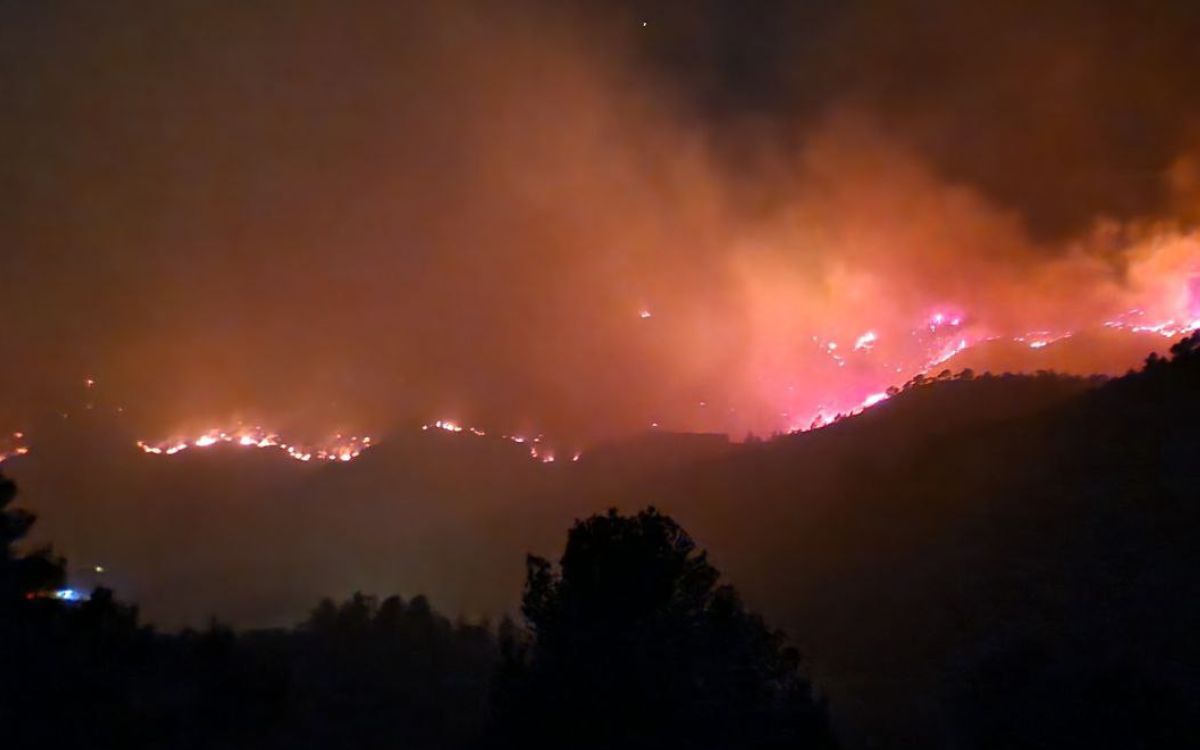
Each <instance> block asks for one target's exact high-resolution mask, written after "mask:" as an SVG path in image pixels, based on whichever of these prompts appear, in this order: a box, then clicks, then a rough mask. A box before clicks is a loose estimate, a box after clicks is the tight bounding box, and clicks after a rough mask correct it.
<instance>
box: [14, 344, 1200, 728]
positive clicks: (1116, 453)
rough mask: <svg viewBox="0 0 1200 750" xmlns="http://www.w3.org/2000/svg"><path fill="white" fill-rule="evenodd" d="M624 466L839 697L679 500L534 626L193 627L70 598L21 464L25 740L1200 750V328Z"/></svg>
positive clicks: (595, 520)
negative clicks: (25, 549)
mask: <svg viewBox="0 0 1200 750" xmlns="http://www.w3.org/2000/svg"><path fill="white" fill-rule="evenodd" d="M595 484H596V486H597V487H602V488H603V489H604V490H605V491H606V492H610V493H611V494H610V497H615V498H621V499H622V500H623V501H624V502H626V503H633V504H645V503H647V502H650V501H654V502H657V501H658V500H661V501H662V503H663V504H664V506H665V507H668V508H670V509H671V511H672V514H673V515H676V516H677V517H680V518H685V519H686V521H687V525H688V527H689V528H691V529H693V530H699V533H700V534H701V535H702V537H703V538H704V539H707V540H720V542H719V543H720V545H721V547H720V549H721V558H722V561H723V567H727V569H728V570H730V571H732V573H733V575H734V577H735V578H736V580H738V582H739V584H740V585H744V587H745V588H744V592H745V594H746V596H747V598H748V599H749V600H750V601H752V602H754V603H755V605H756V606H762V607H764V609H765V610H766V611H768V612H769V613H770V615H771V619H772V622H774V623H779V624H782V625H784V626H786V628H787V630H788V632H789V633H793V634H795V635H796V636H797V637H798V638H800V639H801V642H802V643H803V645H804V648H805V651H806V654H807V656H808V667H807V670H806V671H808V672H810V673H811V674H813V675H814V679H815V681H816V682H817V684H818V685H819V686H820V690H821V692H822V693H823V694H827V695H829V696H830V697H831V701H830V704H829V706H828V709H827V708H826V706H825V704H824V702H823V700H822V699H821V698H819V697H816V696H815V695H814V692H813V690H812V689H811V687H810V685H809V682H808V681H807V679H806V678H805V676H804V674H803V673H802V672H801V671H800V668H799V659H798V656H797V654H796V652H795V651H794V650H792V649H791V648H789V647H788V646H787V645H786V644H785V642H784V640H783V638H782V636H781V635H780V634H779V633H778V632H775V631H773V630H772V629H770V628H768V627H767V626H766V625H764V623H763V622H762V620H761V619H759V618H758V617H756V616H754V615H752V614H750V613H748V612H747V611H746V609H745V608H744V607H743V606H742V604H741V603H740V600H739V597H738V596H737V594H736V593H735V592H734V591H733V590H732V589H730V588H728V587H725V586H722V585H721V584H720V583H719V581H718V574H717V571H716V570H715V569H713V568H712V566H711V565H709V563H708V561H707V559H706V557H705V556H704V554H703V553H702V552H700V551H699V550H698V549H697V548H696V547H695V545H694V543H693V542H692V540H691V539H690V538H689V537H688V535H687V534H685V533H684V532H683V530H682V529H681V528H680V527H679V526H678V525H676V523H675V522H674V521H672V520H671V519H670V518H668V517H666V516H664V515H661V514H659V513H657V512H655V511H653V510H647V511H643V512H641V513H638V514H636V515H621V514H618V513H615V512H613V513H609V514H607V515H602V516H593V517H591V518H588V519H587V520H585V521H582V522H579V523H577V524H576V525H575V527H574V528H572V529H571V531H570V533H569V535H568V541H567V546H566V549H565V552H564V554H563V556H562V558H561V560H560V562H559V564H558V565H552V564H551V563H550V562H548V561H546V560H542V559H539V558H530V559H529V561H528V566H527V577H526V585H525V591H524V596H523V598H522V604H523V607H522V620H521V622H519V623H516V622H510V621H503V622H499V623H494V624H489V623H464V622H451V621H449V620H447V619H446V618H444V617H442V616H440V615H438V614H437V613H436V612H434V611H433V610H432V609H431V608H430V605H429V603H428V602H427V601H425V599H424V598H423V597H416V598H414V599H412V600H410V601H402V600H401V599H399V598H397V597H391V598H387V599H383V600H382V601H380V600H377V599H375V598H373V597H368V596H363V595H356V596H354V597H352V598H351V599H350V600H348V601H345V602H342V603H334V602H331V601H325V602H322V603H320V604H319V605H318V606H317V607H316V608H315V609H314V611H313V612H312V614H311V616H310V617H309V619H308V620H307V621H306V622H304V623H302V624H300V625H298V626H296V627H295V628H292V629H284V630H271V631H247V632H240V633H234V632H232V631H230V630H229V629H226V628H223V627H220V626H217V625H214V626H212V627H210V628H208V629H206V630H203V631H199V632H191V631H188V632H183V633H178V634H163V633H156V632H154V631H153V630H151V629H149V628H147V627H144V626H141V625H139V624H138V621H137V614H136V610H134V609H133V608H132V607H129V606H127V605H124V604H121V603H119V602H117V601H114V599H113V597H112V596H111V594H110V593H108V592H105V591H103V590H101V591H97V592H96V593H95V594H93V596H92V597H91V599H90V600H88V601H84V602H79V603H76V604H69V603H63V602H59V601H55V600H53V599H48V598H44V597H42V596H39V594H40V593H41V592H47V591H53V590H54V589H55V588H56V587H59V586H61V585H62V583H63V581H62V571H63V567H62V563H61V561H59V560H56V559H54V558H53V557H51V556H50V555H49V554H47V553H33V554H29V553H26V554H23V555H21V554H18V552H17V551H16V549H15V548H14V546H13V545H14V543H15V542H16V541H17V540H19V539H20V538H21V537H22V536H23V535H24V534H25V532H27V531H28V528H29V525H30V524H31V523H32V519H31V518H29V517H28V516H25V515H22V514H20V513H19V512H16V511H13V510H11V508H10V504H11V501H12V499H13V493H14V490H13V488H12V485H11V484H4V485H3V492H2V494H0V511H3V513H2V515H0V547H2V550H3V558H2V559H0V660H2V663H0V719H2V720H3V727H4V732H5V736H4V737H3V739H4V740H8V741H6V742H0V745H2V746H6V747H7V746H13V747H123V748H124V747H130V748H137V747H164V748H175V747H184V748H188V747H197V748H204V747H256V748H257V747H262V748H302V747H314V748H315V747H355V748H359V747H384V746H387V747H501V748H505V747H521V748H550V747H554V748H575V747H581V748H589V747H590V748H618V747H619V748H626V747H630V748H639V747H651V746H653V747H679V748H774V747H781V748H782V747H789V748H802V747H828V746H832V744H833V740H832V738H831V734H830V730H829V728H828V722H827V718H826V716H827V714H829V715H831V716H832V722H833V725H834V727H835V728H836V731H837V734H838V736H839V739H840V740H841V741H842V743H843V745H845V746H848V747H862V748H885V747H886V748H893V747H894V748H905V747H929V748H939V747H940V748H997V749H1004V750H1008V749H1015V748H1055V749H1056V750H1060V749H1064V748H1109V747H1112V748H1179V747H1200V638H1198V637H1197V635H1196V634H1197V633H1200V575H1198V573H1200V545H1197V539H1200V506H1198V505H1197V503H1198V502H1200V491H1198V490H1197V488H1198V487H1200V337H1192V338H1189V339H1186V340H1184V341H1182V342H1180V343H1179V344H1177V345H1176V346H1175V347H1174V348H1173V349H1172V356H1171V357H1170V358H1167V359H1163V358H1157V357H1153V358H1151V359H1150V360H1149V361H1148V362H1147V364H1146V366H1145V367H1144V368H1143V369H1142V370H1140V371H1138V372H1136V373H1131V374H1129V375H1128V376H1126V377H1123V378H1118V379H1114V380H1111V381H1108V382H1103V383H1100V382H1089V381H1084V380H1080V379H1071V378H1061V377H1058V376H1054V375H1052V374H1049V373H1046V374H1043V375H1040V376H1036V377H1025V378H1018V377H1005V376H1000V377H993V376H974V375H972V374H970V373H967V374H962V375H959V376H956V377H955V376H948V375H947V376H943V377H941V378H937V379H934V380H932V381H920V382H914V383H911V384H910V385H909V386H908V387H907V388H906V389H904V390H903V391H902V392H897V393H895V394H894V397H893V398H892V399H891V400H890V401H889V402H887V403H886V404H885V405H883V406H881V407H879V408H877V409H874V410H871V411H869V412H867V413H866V414H864V415H862V416H861V417H858V418H855V419H849V420H844V421H842V422H841V423H839V424H837V425H833V426H831V427H829V428H827V429H824V430H821V431H819V432H816V433H810V434H807V435H802V436H796V437H788V438H780V439H777V440H772V441H769V442H766V443H764V444H760V445H755V446H745V447H744V448H743V449H739V450H737V451H731V452H730V453H729V454H728V455H722V456H719V457H712V458H710V459H707V460H705V461H700V462H696V463H694V464H689V465H686V466H684V465H679V466H675V467H673V468H672V470H671V473H670V474H669V475H666V474H664V475H662V476H658V477H655V478H643V479H639V480H638V481H637V482H636V483H631V484H629V485H628V486H621V487H619V488H618V487H617V486H616V485H612V486H609V487H607V488H604V487H603V485H602V484H601V483H600V482H599V481H597V482H596V483H595ZM656 498H657V499H656ZM570 502H574V503H577V504H578V506H577V507H596V503H597V502H599V499H598V498H595V497H589V496H588V495H587V494H586V492H581V493H580V495H578V496H577V497H575V498H573V499H571V500H570ZM599 507H604V506H603V505H601V506H599ZM739 539H743V540H746V539H748V540H751V541H750V543H742V544H739V543H738V540H739ZM725 560H728V561H729V562H728V563H727V564H726V563H725V562H724V561H725Z"/></svg>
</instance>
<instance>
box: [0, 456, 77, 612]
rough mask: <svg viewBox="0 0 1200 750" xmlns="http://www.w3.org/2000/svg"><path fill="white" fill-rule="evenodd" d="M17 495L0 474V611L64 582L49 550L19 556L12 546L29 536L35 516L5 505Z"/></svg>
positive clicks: (61, 568)
mask: <svg viewBox="0 0 1200 750" xmlns="http://www.w3.org/2000/svg"><path fill="white" fill-rule="evenodd" d="M16 496H17V485H16V484H15V483H14V482H13V481H12V480H11V479H8V478H7V477H5V476H3V475H0V612H3V611H4V610H7V609H10V608H12V607H13V606H15V605H16V604H17V603H19V602H20V601H22V600H24V599H25V598H26V597H27V596H28V595H30V594H33V593H35V592H38V591H43V590H47V589H54V588H58V587H60V586H62V585H63V581H64V580H66V573H65V567H64V564H63V561H62V560H60V559H58V558H56V557H54V556H53V555H52V554H51V553H50V550H49V549H41V550H36V551H34V552H31V553H28V554H24V555H22V554H20V553H18V551H17V550H16V549H15V545H16V543H17V542H19V541H20V540H21V539H23V538H24V537H25V535H26V534H28V533H29V529H30V528H31V527H32V526H33V523H34V521H36V520H37V516H35V515H33V514H32V513H29V512H28V511H24V510H21V509H19V508H13V509H10V508H9V507H8V506H9V505H10V504H11V503H12V501H13V500H14V499H15V498H16Z"/></svg>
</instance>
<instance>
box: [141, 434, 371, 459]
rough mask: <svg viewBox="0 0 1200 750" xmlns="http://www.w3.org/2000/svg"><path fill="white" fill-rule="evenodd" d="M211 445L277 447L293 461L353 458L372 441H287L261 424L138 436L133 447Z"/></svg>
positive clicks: (164, 450) (157, 451) (161, 450)
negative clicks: (187, 434)
mask: <svg viewBox="0 0 1200 750" xmlns="http://www.w3.org/2000/svg"><path fill="white" fill-rule="evenodd" d="M214 445H231V446H236V447H238V448H267V449H271V450H278V451H281V452H283V453H285V454H286V455H288V456H289V457H291V458H293V459H295V460H297V461H303V462H308V461H339V462H343V463H345V462H348V461H352V460H354V459H355V458H357V457H358V456H359V455H360V454H361V453H362V452H363V451H364V450H366V449H368V448H370V447H371V446H372V445H374V443H373V442H372V440H371V438H370V437H368V436H362V437H359V436H358V435H350V436H346V435H341V434H335V435H334V436H333V437H332V438H330V439H329V440H328V441H325V442H322V443H317V444H297V443H289V442H287V441H285V440H284V439H283V438H281V437H280V436H279V435H278V434H276V433H273V432H269V431H267V430H265V429H263V428H262V427H237V428H232V429H229V430H223V429H212V430H205V431H204V432H202V433H200V434H199V435H196V436H194V437H190V438H175V439H170V440H160V441H155V442H146V441H142V440H139V441H138V442H137V447H138V448H140V449H141V450H142V452H143V453H148V454H150V455H155V456H173V455H175V454H177V453H180V452H182V451H185V450H188V449H204V448H208V447H211V446H214Z"/></svg>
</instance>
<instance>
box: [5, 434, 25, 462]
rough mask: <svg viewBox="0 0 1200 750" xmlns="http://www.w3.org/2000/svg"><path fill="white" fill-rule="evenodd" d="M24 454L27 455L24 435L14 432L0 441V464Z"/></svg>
mask: <svg viewBox="0 0 1200 750" xmlns="http://www.w3.org/2000/svg"><path fill="white" fill-rule="evenodd" d="M26 453H29V446H28V445H26V444H25V433H23V432H14V433H11V434H10V435H8V436H7V437H5V438H3V439H0V463H4V462H5V461H7V460H8V459H10V458H15V457H16V456H24V455H25V454H26Z"/></svg>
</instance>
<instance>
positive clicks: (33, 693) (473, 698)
mask: <svg viewBox="0 0 1200 750" xmlns="http://www.w3.org/2000/svg"><path fill="white" fill-rule="evenodd" d="M15 494H16V490H15V486H14V485H13V483H12V482H9V481H7V480H2V478H0V532H2V534H3V535H2V536H0V542H2V543H3V544H2V547H0V550H2V555H3V556H2V557H0V739H3V740H4V745H3V746H5V747H54V748H59V747H64V748H143V747H144V748H163V747H165V748H210V747H213V748H215V747H220V748H225V747H254V748H333V747H346V748H373V747H408V748H422V747H429V748H434V747H437V748H441V747H497V748H546V749H547V750H548V749H549V748H563V747H576V748H640V747H646V748H649V747H663V746H672V747H688V748H727V747H745V748H762V749H763V750H766V749H768V748H790V747H798V746H799V747H813V748H822V747H832V746H833V741H832V737H831V734H830V731H829V727H828V722H827V720H826V712H825V709H824V706H823V705H822V704H821V703H820V702H819V701H818V700H816V698H815V697H814V694H813V692H812V689H811V687H810V686H809V684H808V682H807V681H806V680H805V679H804V678H803V677H802V675H801V673H800V671H799V668H800V663H799V656H798V654H797V653H796V652H795V650H793V649H791V648H789V647H787V646H786V644H785V643H784V639H783V636H782V635H781V634H780V633H778V632H776V631H772V630H770V629H769V628H767V627H766V626H765V625H764V623H763V621H762V620H761V619H760V618H759V617H757V616H755V615H752V614H749V613H747V612H746V611H745V609H744V608H743V606H742V604H741V602H740V601H739V600H738V597H737V594H736V593H735V592H734V591H733V589H732V588H730V587H728V586H719V585H718V579H719V573H718V572H717V571H716V569H714V568H713V567H712V566H711V565H709V564H708V561H707V558H706V556H705V554H704V553H703V552H701V551H699V550H697V549H696V547H695V544H694V543H693V542H692V540H691V539H690V538H689V537H688V536H687V534H686V533H685V532H684V531H683V530H682V529H681V528H679V527H678V526H677V525H676V524H675V523H674V522H673V521H672V520H671V519H669V518H667V517H665V516H662V515H660V514H659V513H657V512H656V511H654V510H653V509H648V510H646V511H643V512H642V513H639V514H638V515H636V516H633V517H624V516H620V515H618V514H617V513H616V512H615V511H612V512H610V513H609V514H608V515H605V516H596V517H593V518H591V519H588V520H586V521H583V522H580V523H577V524H576V525H575V527H574V528H573V529H572V530H571V532H570V535H569V538H568V543H567V548H566V552H565V554H564V556H563V558H562V567H561V571H559V572H556V571H555V570H554V568H553V566H551V564H550V563H549V562H547V561H546V560H543V559H540V558H535V557H531V558H530V559H529V563H528V565H529V575H528V579H527V582H526V590H525V593H524V598H523V606H522V611H523V614H524V616H525V619H526V623H527V626H528V629H524V628H520V627H518V626H517V625H516V624H514V623H513V622H511V621H509V620H505V621H503V622H501V623H499V625H498V626H497V627H496V628H492V627H490V626H489V625H488V624H487V623H482V624H468V623H463V622H459V623H451V622H450V621H449V620H447V619H446V618H445V617H442V616H441V615H439V614H437V613H436V612H434V611H433V610H432V609H431V608H430V605H429V603H428V602H427V601H426V600H425V598H424V597H420V596H418V597H416V598H414V599H412V600H411V601H408V602H405V601H404V600H402V599H401V598H400V597H397V596H392V597H388V598H386V599H384V600H383V601H378V600H377V599H376V598H375V597H371V596H365V595H362V594H355V595H354V596H353V597H352V598H350V599H349V600H348V601H345V602H342V603H340V604H336V603H334V602H333V601H330V600H325V601H322V602H321V603H320V604H319V605H318V606H317V607H316V608H315V609H314V610H313V612H312V614H311V616H310V618H309V619H308V621H307V622H305V623H303V624H302V625H299V626H297V627H296V628H293V629H289V630H271V631H250V632H245V633H240V634H237V633H234V632H233V631H232V630H229V629H227V628H224V627H221V626H219V625H217V624H215V623H214V624H213V625H211V626H210V627H209V628H208V629H207V630H204V631H201V632H195V631H184V632H182V633H179V634H174V635H169V634H162V633H156V632H155V631H154V630H153V629H151V628H149V627H146V626H142V625H139V623H138V616H137V610H136V608H134V607H131V606H128V605H125V604H122V603H120V602H117V601H116V600H114V598H113V596H112V592H110V591H108V590H105V589H97V590H96V591H94V592H93V593H92V595H91V597H90V598H88V599H86V600H84V601H79V602H70V601H63V600H60V599H59V598H56V597H55V596H54V592H56V591H60V590H61V589H60V588H59V587H61V586H62V585H63V583H64V578H65V576H64V573H63V570H64V565H63V561H61V560H58V559H55V558H54V557H52V556H51V555H50V553H49V552H48V551H39V552H34V553H32V554H27V555H19V554H18V553H17V552H16V551H15V550H14V548H13V543H14V542H16V541H17V540H19V539H20V538H21V537H22V536H24V535H25V533H26V532H27V531H28V529H29V527H30V526H31V525H32V522H33V518H32V516H30V515H28V514H26V513H23V512H21V511H19V510H6V507H7V506H8V505H9V504H10V503H11V502H12V500H13V498H14V497H15Z"/></svg>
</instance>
